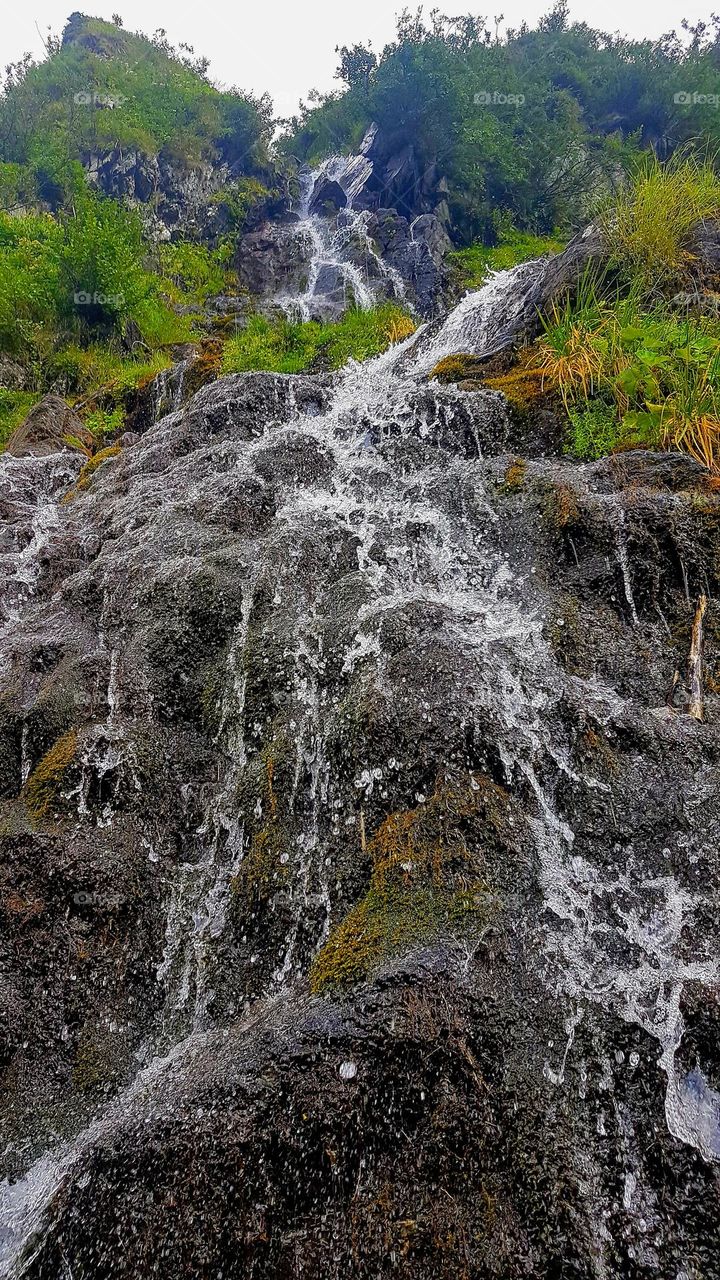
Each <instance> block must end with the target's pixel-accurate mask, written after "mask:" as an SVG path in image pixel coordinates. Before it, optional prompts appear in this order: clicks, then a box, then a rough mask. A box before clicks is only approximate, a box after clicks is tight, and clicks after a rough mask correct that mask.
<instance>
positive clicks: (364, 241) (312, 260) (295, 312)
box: [275, 155, 406, 320]
mask: <svg viewBox="0 0 720 1280" xmlns="http://www.w3.org/2000/svg"><path fill="white" fill-rule="evenodd" d="M371 170H372V164H371V162H370V161H369V160H368V159H367V158H366V157H365V156H363V155H358V156H331V157H330V158H329V159H328V160H325V161H324V162H323V164H322V165H320V166H318V167H317V168H316V169H312V170H303V171H302V172H301V174H300V197H299V201H298V207H297V214H298V219H299V221H298V222H297V223H295V224H294V225H293V226H292V227H291V228H290V232H291V234H292V235H293V236H294V237H295V238H296V239H298V240H299V241H300V243H301V245H302V247H303V249H304V250H305V251H306V252H307V253H308V274H307V281H306V284H305V287H304V289H303V290H302V291H301V292H300V293H297V294H292V295H290V294H281V295H279V296H278V297H277V298H276V299H275V301H276V302H277V304H278V306H280V307H281V308H282V310H283V311H284V312H285V313H286V315H287V316H288V318H289V319H291V320H313V319H326V318H328V317H334V316H337V315H338V314H339V313H340V311H342V310H344V309H346V308H347V307H348V306H355V307H357V308H359V309H360V310H361V311H367V310H369V308H370V307H373V306H375V304H376V303H377V302H378V301H379V300H380V299H381V298H383V297H387V296H390V297H391V298H396V299H398V300H399V301H402V300H404V299H405V296H406V286H405V282H404V280H403V278H402V276H401V275H400V273H399V272H398V271H397V270H395V269H394V268H393V267H392V266H390V264H388V263H386V262H385V261H384V259H383V257H382V255H381V254H379V253H378V251H377V249H376V247H375V245H374V244H373V242H372V239H371V237H370V235H369V234H368V222H369V218H370V215H369V213H368V212H367V211H366V210H356V209H354V208H353V200H354V199H355V197H356V196H357V195H358V193H359V192H360V191H361V190H362V187H363V185H364V183H365V181H366V179H367V176H368V174H369V173H370V171H371ZM322 181H328V182H335V183H337V184H338V186H340V187H342V189H343V192H344V194H345V199H346V202H347V203H346V205H345V207H344V208H342V209H340V210H339V211H338V213H337V215H336V216H335V217H328V216H323V215H321V214H318V213H314V212H312V210H311V204H312V199H313V193H314V192H315V191H316V190H317V187H318V184H319V183H320V182H322Z"/></svg>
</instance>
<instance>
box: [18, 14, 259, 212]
mask: <svg viewBox="0 0 720 1280" xmlns="http://www.w3.org/2000/svg"><path fill="white" fill-rule="evenodd" d="M48 52H49V54H50V56H49V57H48V58H46V59H45V60H43V61H42V62H39V63H36V62H34V61H33V59H31V58H29V57H26V58H24V59H23V60H22V61H21V62H19V63H15V64H14V65H11V66H9V67H8V68H7V69H6V73H5V82H4V85H3V89H2V92H0V160H2V162H3V163H2V164H0V194H2V193H4V200H5V203H6V204H7V202H8V200H9V199H11V198H13V197H14V198H15V199H22V198H23V197H27V195H28V194H33V193H34V194H36V195H39V196H40V197H41V198H43V199H45V200H49V201H50V202H51V203H52V204H55V203H57V202H58V200H62V198H63V197H67V196H68V194H69V191H68V184H69V186H70V187H71V188H72V186H73V185H74V184H73V179H72V170H73V166H74V165H75V164H76V163H77V162H81V161H84V160H85V159H86V158H87V156H88V155H90V154H103V153H107V152H111V151H113V150H115V149H116V148H122V149H123V150H124V151H128V150H137V151H139V152H142V153H143V154H145V155H150V156H157V155H162V156H163V157H164V158H165V159H167V160H168V161H169V162H171V163H175V164H179V165H180V166H188V165H191V164H193V163H197V162H198V161H200V160H212V161H218V160H222V161H226V162H227V163H228V164H231V165H232V166H233V172H234V173H235V174H236V175H237V174H239V173H252V172H255V170H256V169H257V168H258V167H259V166H262V165H263V163H265V162H266V160H267V144H268V140H269V137H270V131H271V122H270V104H269V101H268V100H267V99H263V100H256V99H254V98H252V97H251V96H249V95H247V94H241V93H239V92H238V91H236V90H230V91H222V92H221V91H219V90H218V89H216V88H215V87H214V86H213V85H212V84H211V83H210V81H209V80H208V79H207V76H206V72H207V63H206V62H204V61H203V60H202V59H197V58H195V57H194V55H193V51H192V49H191V48H189V47H187V46H181V48H180V50H174V49H173V48H172V47H171V46H170V45H169V44H168V42H167V40H166V38H165V33H164V32H163V31H158V32H156V33H155V35H154V36H153V37H152V38H150V39H148V38H147V37H145V36H142V35H134V34H132V33H131V32H128V31H124V30H123V29H122V28H120V27H118V26H116V25H115V24H114V23H110V22H102V21H100V20H99V19H95V18H86V17H84V16H83V15H81V14H73V15H72V17H71V18H70V20H69V22H68V24H67V27H66V29H65V32H64V35H63V38H62V40H58V39H52V38H51V40H50V41H49V44H48Z"/></svg>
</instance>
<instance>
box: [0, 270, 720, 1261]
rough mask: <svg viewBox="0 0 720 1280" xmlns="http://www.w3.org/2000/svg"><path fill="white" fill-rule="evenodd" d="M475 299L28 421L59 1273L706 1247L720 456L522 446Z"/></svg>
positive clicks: (6, 865)
mask: <svg viewBox="0 0 720 1280" xmlns="http://www.w3.org/2000/svg"><path fill="white" fill-rule="evenodd" d="M528 270H529V269H528ZM535 270H536V271H537V268H535ZM541 270H542V269H541ZM521 278H522V279H523V281H525V284H526V285H527V287H528V288H529V287H530V281H529V280H525V273H524V272H523V273H521ZM491 296H492V297H493V298H494V302H493V305H492V308H491V309H490V311H489V312H486V311H485V309H484V303H481V304H480V305H479V304H478V300H477V299H476V300H475V301H474V302H472V301H471V302H470V303H468V304H466V305H465V307H464V308H463V309H462V310H459V313H455V315H454V316H453V317H450V319H449V321H448V322H447V323H448V325H449V326H450V328H449V329H448V328H446V329H445V330H444V337H443V338H442V339H441V340H440V341H439V346H440V347H442V345H443V343H445V342H447V343H449V344H450V346H451V349H452V343H453V342H454V340H455V339H454V338H453V334H455V335H456V336H457V335H458V334H460V335H461V337H462V338H463V340H465V339H466V338H467V336H468V335H470V336H471V337H472V335H475V339H474V340H475V341H476V343H477V346H478V348H479V349H480V354H482V353H483V350H484V348H483V343H485V344H486V345H488V346H489V345H491V343H492V340H493V337H494V335H495V334H496V333H497V332H499V331H501V330H502V327H503V326H504V325H505V323H506V321H507V319H508V308H509V305H510V302H511V300H510V299H509V298H508V297H507V296H506V295H505V294H503V293H502V292H501V293H500V294H499V296H498V295H491ZM486 300H487V299H486ZM478 306H479V310H478ZM429 328H432V326H429ZM438 332H440V333H442V332H443V330H442V329H441V330H439V331H438ZM438 332H436V333H435V335H434V336H432V335H431V338H430V344H431V345H430V346H428V347H425V346H423V342H422V341H421V339H418V340H417V342H416V343H409V344H408V345H407V346H406V347H405V348H404V350H403V353H402V354H399V353H398V352H397V351H394V352H393V351H391V352H389V353H387V354H386V355H384V356H381V357H378V358H377V359H376V360H373V361H369V362H366V363H365V364H363V365H361V366H354V365H352V364H351V365H350V366H348V367H347V368H346V369H345V370H343V371H342V372H340V373H339V374H337V375H334V376H332V377H311V376H297V377H291V376H281V375H273V374H261V373H257V374H241V375H235V376H232V377H229V378H222V379H219V380H217V381H215V382H213V383H212V384H210V385H208V386H205V387H203V388H202V389H200V390H199V391H197V392H196V393H195V394H194V395H192V397H191V398H190V399H189V400H188V401H187V403H181V404H180V405H179V407H178V408H177V409H176V410H174V411H173V412H172V413H170V414H168V415H167V416H165V417H163V418H162V419H161V420H160V421H159V422H156V423H154V424H153V425H152V426H151V427H150V429H149V430H147V431H146V432H145V433H144V434H143V435H142V436H141V438H140V439H139V440H137V441H136V442H135V443H134V444H133V446H132V448H129V449H127V450H124V451H122V452H120V453H117V454H115V455H114V456H111V457H107V458H106V459H105V460H104V461H103V462H102V464H101V465H100V466H99V467H98V468H97V469H96V470H95V471H94V472H93V473H92V474H91V475H90V476H88V477H87V481H88V482H87V484H86V485H85V486H84V487H83V488H82V489H80V490H79V491H77V489H78V486H77V483H76V481H77V474H78V471H79V469H80V466H81V464H82V461H83V459H82V455H79V454H76V453H73V452H72V451H69V450H68V451H65V452H61V453H57V454H48V455H46V456H32V455H28V456H25V457H13V456H10V455H3V456H2V457H0V514H1V515H2V517H3V518H2V521H0V551H1V552H2V554H1V555H0V606H1V611H0V672H1V673H2V682H1V683H2V693H1V694H0V764H1V765H2V769H1V770H0V773H1V776H0V796H1V797H2V798H1V799H0V843H1V847H2V859H0V863H1V868H0V912H1V913H2V921H1V923H2V929H0V960H1V961H2V973H3V995H4V996H5V997H6V1000H7V1007H8V1009H9V1011H10V1013H9V1015H8V1016H5V1018H4V1021H0V1048H1V1051H2V1054H3V1055H4V1056H3V1059H2V1061H3V1072H4V1074H3V1086H4V1088H3V1091H2V1096H1V1097H0V1115H1V1116H2V1123H3V1131H4V1132H5V1133H7V1135H8V1138H7V1141H6V1144H5V1146H4V1152H3V1161H4V1171H5V1172H6V1173H7V1174H8V1175H9V1176H10V1177H11V1179H13V1181H12V1182H11V1183H10V1185H5V1186H3V1187H2V1188H0V1196H1V1197H2V1201H0V1202H1V1203H2V1206H3V1220H4V1224H6V1225H4V1227H3V1230H4V1232H5V1237H4V1240H3V1248H4V1249H5V1252H6V1256H7V1257H9V1258H13V1259H14V1261H15V1263H16V1264H17V1265H16V1268H15V1269H16V1272H17V1274H19V1275H24V1276H25V1277H26V1278H27V1280H46V1278H49V1277H52V1278H53V1280H55V1277H56V1276H58V1275H59V1274H62V1272H63V1268H64V1269H65V1270H70V1271H72V1273H73V1275H75V1276H77V1277H90V1276H92V1277H93V1280H103V1277H105V1276H108V1277H109V1276H111V1275H112V1276H113V1277H117V1276H121V1277H122V1276H128V1277H130V1276H133V1277H134V1276H137V1275H138V1274H141V1273H142V1271H143V1268H144V1269H145V1270H147V1269H148V1267H150V1269H151V1270H152V1268H153V1267H154V1268H155V1270H157V1269H158V1267H160V1268H161V1269H162V1267H163V1266H164V1265H165V1263H164V1260H165V1259H167V1258H168V1257H172V1260H173V1266H174V1267H175V1268H176V1269H179V1270H180V1271H181V1272H182V1271H184V1272H186V1273H187V1274H188V1275H199V1276H204V1275H207V1276H210V1275H217V1274H218V1273H219V1272H221V1271H222V1273H223V1275H224V1276H227V1277H234V1276H237V1277H238V1280H239V1278H240V1277H248V1276H253V1277H256V1280H262V1278H263V1277H267V1278H268V1280H270V1277H276V1276H278V1275H285V1274H288V1275H290V1274H292V1275H293V1276H297V1277H299V1278H301V1280H303V1278H304V1277H307V1278H308V1280H309V1278H310V1277H316V1276H317V1275H325V1274H326V1273H327V1272H328V1265H330V1269H331V1271H332V1272H333V1274H334V1273H335V1272H337V1274H338V1275H358V1276H361V1275H362V1276H368V1277H385V1276H388V1277H390V1276H391V1275H392V1276H397V1275H400V1276H406V1277H408V1280H409V1278H410V1277H413V1280H437V1277H442V1276H447V1277H448V1280H450V1277H452V1278H453V1280H454V1278H455V1277H457V1276H459V1275H461V1274H463V1273H465V1272H467V1273H468V1274H477V1275H478V1276H488V1277H496V1278H497V1280H521V1277H522V1280H526V1278H527V1277H532V1278H533V1280H535V1278H536V1277H537V1278H538V1280H539V1278H540V1277H547V1276H550V1275H558V1276H559V1275H565V1274H567V1275H568V1276H569V1275H573V1276H577V1277H583V1278H584V1277H590V1276H593V1277H595V1276H603V1275H605V1276H628V1277H632V1278H633V1280H640V1277H641V1276H643V1277H644V1276H645V1275H649V1274H654V1275H661V1276H668V1277H676V1276H677V1275H678V1274H679V1273H680V1272H681V1271H682V1270H683V1269H685V1270H687V1269H688V1267H695V1269H698V1268H700V1270H702V1271H704V1272H705V1273H706V1274H707V1275H708V1276H713V1275H714V1268H715V1254H716V1246H715V1238H716V1217H717V1214H716V1211H715V1202H714V1200H713V1186H714V1179H715V1167H716V1160H717V1158H718V1155H719V1154H720V1153H719V1152H718V1151H717V1142H716V1138H717V1119H718V1112H717V1102H716V1099H717V1096H718V1094H720V1059H719V1057H718V1050H717V1046H718V1035H717V1031H718V1017H717V1008H716V1000H715V993H716V987H717V975H718V957H719V956H720V928H719V927H718V922H717V912H716V911H715V910H714V894H715V886H716V884H717V881H718V876H719V875H720V862H719V860H718V849H719V848H720V791H719V789H718V776H720V775H719V773H718V765H719V763H720V738H719V736H718V729H717V724H718V711H719V709H720V702H719V700H718V694H717V692H716V688H717V687H718V685H719V684H720V681H718V675H719V674H720V627H719V626H718V620H717V618H716V617H715V606H714V604H713V601H714V600H715V599H716V598H717V597H718V595H720V518H719V509H720V498H719V497H718V494H717V492H716V491H715V488H714V487H713V486H712V485H711V484H710V483H708V479H707V476H706V475H705V473H703V472H702V470H701V469H699V468H698V467H697V466H696V465H695V464H693V463H690V462H688V461H687V460H685V459H682V458H679V457H675V456H673V455H665V454H663V455H655V454H649V453H642V452H636V453H632V454H628V455H624V456H622V457H618V458H612V459H605V460H602V461H600V462H597V463H592V464H585V465H578V464H576V463H574V462H573V461H571V460H570V459H568V458H567V457H565V456H520V447H521V445H520V444H519V438H518V436H517V435H516V434H515V433H516V431H517V424H516V422H515V421H514V419H513V417H512V416H511V414H510V413H509V412H508V407H507V400H506V399H505V398H504V397H503V396H502V395H501V394H500V393H499V392H497V391H490V390H487V389H470V390H464V389H459V388H458V387H457V386H455V385H440V384H438V383H436V382H430V383H429V382H428V381H427V377H426V370H425V367H424V359H425V358H427V359H428V360H429V359H430V358H431V356H432V354H433V348H432V343H437V342H438ZM458 349H460V350H461V349H463V348H458V347H455V351H457V350H458ZM423 353H424V356H423ZM434 362H436V361H434ZM70 489H75V490H76V491H77V492H76V493H75V496H74V497H73V500H72V501H67V500H66V499H67V494H68V490H70ZM701 592H702V593H704V594H706V595H708V597H709V599H710V604H709V608H708V611H707V615H706V629H705V643H704V662H705V670H706V673H707V678H706V690H705V692H706V699H705V720H704V722H702V723H701V722H698V721H696V720H695V719H693V718H692V717H691V716H689V715H688V714H686V710H685V708H686V706H687V699H686V697H685V693H686V691H685V690H684V689H683V687H682V686H684V684H685V673H686V672H687V661H688V652H689V645H690V631H691V627H692V620H693V613H694V604H695V601H696V599H697V597H698V595H699V594H700V593H701ZM675 673H678V679H675ZM671 689H672V690H674V691H675V693H674V694H673V700H672V701H669V699H668V690H671ZM344 1064H345V1066H344ZM349 1064H352V1066H353V1067H354V1068H355V1070H354V1073H353V1071H352V1070H350V1069H348V1068H349ZM59 1116H60V1117H62V1126H63V1130H62V1136H63V1140H64V1141H65V1143H66V1145H65V1146H64V1147H62V1148H61V1150H60V1151H59V1153H58V1150H57V1147H56V1145H55V1144H56V1135H57V1133H58V1125H59V1123H60V1122H59V1120H58V1117H59ZM35 1157H37V1158H38V1162H37V1163H36V1164H33V1159H34V1158H35ZM598 1224H601V1225H602V1230H601V1229H600V1227H599V1226H598ZM23 1241H25V1242H26V1243H25V1244H23ZM328 1259H330V1263H328ZM690 1259H691V1260H692V1262H690V1261H689V1260H690ZM156 1260H160V1261H156Z"/></svg>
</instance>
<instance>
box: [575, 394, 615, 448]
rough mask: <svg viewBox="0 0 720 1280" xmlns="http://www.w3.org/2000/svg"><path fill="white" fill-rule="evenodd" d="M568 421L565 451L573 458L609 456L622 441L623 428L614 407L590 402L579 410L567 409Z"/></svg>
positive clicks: (601, 401) (602, 402) (603, 403)
mask: <svg viewBox="0 0 720 1280" xmlns="http://www.w3.org/2000/svg"><path fill="white" fill-rule="evenodd" d="M568 418H569V419H570V431H569V434H568V442H567V452H568V453H571V454H573V456H574V457H576V458H582V459H585V460H591V459H594V458H602V457H603V456H604V455H605V454H607V453H612V451H613V449H615V448H617V446H618V444H619V443H620V441H621V437H622V425H621V422H620V419H619V417H618V412H617V408H616V406H615V405H614V404H608V403H607V402H606V401H604V400H592V401H589V402H588V403H585V404H584V406H582V407H580V406H569V407H568Z"/></svg>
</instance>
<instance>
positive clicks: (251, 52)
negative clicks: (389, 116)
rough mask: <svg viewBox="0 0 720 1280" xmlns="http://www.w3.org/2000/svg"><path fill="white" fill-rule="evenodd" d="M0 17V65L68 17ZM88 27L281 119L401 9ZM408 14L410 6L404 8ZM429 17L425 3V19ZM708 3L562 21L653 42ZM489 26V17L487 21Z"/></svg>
mask: <svg viewBox="0 0 720 1280" xmlns="http://www.w3.org/2000/svg"><path fill="white" fill-rule="evenodd" d="M435 3H437V5H438V7H439V8H440V9H445V10H447V11H449V12H452V13H457V12H461V13H462V12H467V11H468V10H471V11H473V12H483V9H482V7H480V6H479V7H478V8H476V7H475V6H474V5H471V4H469V3H468V4H462V3H461V4H458V2H457V0H452V3H447V4H446V5H444V4H443V3H442V2H441V0H435ZM551 3H552V0H494V4H493V6H491V7H494V8H496V9H497V10H498V11H499V12H502V13H504V15H505V25H506V26H507V25H510V26H517V25H518V24H519V23H520V22H521V21H522V19H523V18H525V19H526V20H527V21H528V22H529V23H530V24H531V25H532V24H534V23H535V22H536V21H537V19H538V17H539V16H540V15H541V14H542V13H544V12H546V11H547V10H548V9H549V8H550V7H551ZM2 7H3V12H2V13H1V14H0V60H1V62H2V65H3V66H4V65H5V64H6V63H8V62H11V61H14V60H15V59H17V58H19V57H20V56H21V55H22V54H23V53H24V52H25V51H26V50H30V51H31V52H33V53H34V54H36V55H37V54H40V53H41V52H42V41H41V38H40V35H39V34H38V28H39V29H40V32H42V33H44V32H45V31H46V30H47V28H48V26H50V27H51V28H52V30H53V31H55V32H59V31H61V30H62V28H63V26H64V24H65V21H66V20H67V18H68V16H69V14H70V12H71V11H72V8H73V3H72V0H3V4H2ZM83 7H84V9H86V11H87V12H88V13H92V14H93V15H94V16H95V17H102V18H108V19H109V18H110V17H111V15H112V14H113V13H119V14H120V16H121V17H122V19H123V22H124V24H125V26H126V27H129V28H130V29H131V30H133V31H137V30H142V31H145V32H146V33H151V32H153V31H155V30H156V29H157V28H158V27H165V29H166V30H167V33H168V36H169V38H170V40H171V41H172V42H173V44H177V43H178V42H179V41H181V40H183V41H185V42H186V43H187V44H191V45H193V46H194V48H195V51H196V53H201V54H204V55H205V56H206V57H208V58H209V59H210V75H211V76H212V78H213V79H214V80H216V81H218V82H220V83H222V84H224V85H237V86H238V87H239V88H241V89H250V90H252V91H253V92H255V93H258V94H259V93H263V92H265V91H268V92H269V93H270V94H271V95H272V97H273V99H274V101H275V108H276V114H277V115H290V114H292V112H293V111H294V110H295V109H296V107H297V103H298V99H299V98H300V97H305V95H306V94H307V92H308V90H309V89H312V88H317V89H320V90H323V91H327V90H328V89H332V88H333V87H338V86H337V82H334V81H333V72H334V70H335V68H336V66H337V59H336V57H335V46H336V45H343V44H355V43H357V42H362V43H363V44H367V43H368V42H371V43H372V46H373V48H374V49H375V50H376V52H379V51H380V50H381V49H382V47H383V45H384V44H385V43H386V42H387V41H388V40H390V39H391V37H392V35H393V33H394V30H395V14H396V12H399V11H400V10H401V9H402V8H403V7H404V3H403V0H400V3H397V4H393V0H390V2H389V3H388V0H362V3H361V4H360V3H357V4H354V3H352V0H350V3H348V0H339V3H338V0H250V3H246V4H242V5H238V4H237V3H235V4H231V3H228V0H224V2H221V3H218V2H217V0H215V2H213V0H204V2H203V0H201V2H200V3H198V0H107V3H106V2H105V0H89V2H88V3H87V4H86V5H85V6H83ZM408 7H409V8H411V9H415V8H416V4H415V3H410V4H409V5H408ZM432 7H433V4H432V3H430V2H428V3H427V4H426V5H425V8H426V11H427V10H429V9H430V8H432ZM717 7H718V5H717V0H710V2H709V3H705V0H699V3H698V6H697V8H695V7H694V6H693V7H692V8H687V7H686V0H652V3H651V0H641V3H635V4H628V3H627V0H577V3H575V4H572V5H571V17H572V18H574V19H576V20H578V21H580V20H582V21H586V22H589V23H590V24H591V25H592V26H596V27H600V28H602V29H603V30H606V31H622V32H624V33H625V34H628V35H631V36H636V37H641V36H658V35H661V34H662V33H663V32H665V31H669V30H671V29H672V28H677V29H678V30H679V27H680V21H681V19H682V17H683V16H686V17H688V18H691V19H692V20H693V21H695V20H696V19H697V18H698V17H700V18H703V19H705V20H707V19H708V18H709V16H710V13H711V12H712V10H713V8H717ZM490 17H492V14H490Z"/></svg>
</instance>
